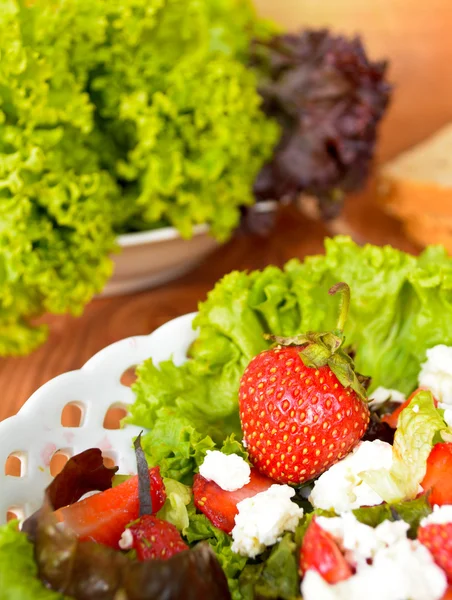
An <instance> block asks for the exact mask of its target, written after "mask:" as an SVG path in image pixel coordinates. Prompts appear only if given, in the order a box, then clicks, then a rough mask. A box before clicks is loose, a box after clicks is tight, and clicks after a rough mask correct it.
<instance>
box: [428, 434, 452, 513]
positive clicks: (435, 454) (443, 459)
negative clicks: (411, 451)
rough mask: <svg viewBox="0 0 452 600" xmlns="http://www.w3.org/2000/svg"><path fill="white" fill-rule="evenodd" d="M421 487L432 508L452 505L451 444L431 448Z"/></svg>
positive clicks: (436, 445)
mask: <svg viewBox="0 0 452 600" xmlns="http://www.w3.org/2000/svg"><path fill="white" fill-rule="evenodd" d="M421 486H422V488H423V489H424V491H425V492H429V502H430V504H431V505H432V506H433V505H434V504H438V505H439V506H441V505H443V504H452V443H443V444H435V446H433V448H432V451H431V452H430V455H429V457H428V459H427V470H426V473H425V476H424V479H423V481H422V483H421Z"/></svg>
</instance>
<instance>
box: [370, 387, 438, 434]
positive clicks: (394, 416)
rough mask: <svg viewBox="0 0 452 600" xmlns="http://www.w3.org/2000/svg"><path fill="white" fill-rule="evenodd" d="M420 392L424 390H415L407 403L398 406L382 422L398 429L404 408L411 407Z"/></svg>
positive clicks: (436, 402)
mask: <svg viewBox="0 0 452 600" xmlns="http://www.w3.org/2000/svg"><path fill="white" fill-rule="evenodd" d="M419 392H422V388H418V389H417V390H415V391H414V392H413V393H412V394H411V396H410V397H409V398H407V399H406V400H405V402H402V404H401V405H400V406H398V407H397V408H396V409H395V410H394V411H393V412H392V413H389V414H387V415H384V416H383V417H381V420H382V422H383V423H387V424H388V425H389V426H390V427H392V428H393V429H397V425H398V422H399V415H400V413H401V412H402V410H403V409H404V408H406V407H407V406H408V405H409V403H410V402H411V400H412V399H413V398H414V396H416V394H418V393H419ZM434 402H435V406H438V401H437V400H434Z"/></svg>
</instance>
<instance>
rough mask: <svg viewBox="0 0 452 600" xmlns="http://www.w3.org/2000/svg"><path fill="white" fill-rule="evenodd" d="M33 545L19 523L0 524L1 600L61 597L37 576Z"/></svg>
mask: <svg viewBox="0 0 452 600" xmlns="http://www.w3.org/2000/svg"><path fill="white" fill-rule="evenodd" d="M37 574H38V568H37V566H36V563H35V559H34V552H33V545H32V544H31V542H29V541H28V538H27V536H26V535H25V534H24V533H21V532H20V531H19V530H18V522H17V521H10V522H9V523H8V524H7V525H3V526H1V527H0V600H63V599H64V597H63V595H62V594H58V593H57V592H53V591H52V590H48V589H47V588H46V587H45V586H44V584H43V583H42V582H41V581H40V580H39V579H38V578H37Z"/></svg>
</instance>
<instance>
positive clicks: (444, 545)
mask: <svg viewBox="0 0 452 600" xmlns="http://www.w3.org/2000/svg"><path fill="white" fill-rule="evenodd" d="M417 537H418V540H419V541H420V542H421V543H422V544H424V546H426V547H427V548H428V549H429V550H430V552H431V554H432V556H433V559H434V561H435V562H436V564H437V565H438V566H439V567H441V569H442V570H443V571H444V572H445V574H446V575H447V581H448V582H449V584H452V523H431V524H429V525H425V526H424V527H419V530H418V533H417Z"/></svg>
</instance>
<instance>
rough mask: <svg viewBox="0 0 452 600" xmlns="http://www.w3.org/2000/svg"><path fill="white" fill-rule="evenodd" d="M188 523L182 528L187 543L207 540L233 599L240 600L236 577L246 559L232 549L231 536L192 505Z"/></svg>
mask: <svg viewBox="0 0 452 600" xmlns="http://www.w3.org/2000/svg"><path fill="white" fill-rule="evenodd" d="M189 518H190V524H189V526H188V527H187V528H186V529H185V530H184V536H185V538H186V539H187V541H188V543H189V544H194V543H197V542H200V541H203V540H205V541H207V542H208V543H209V545H210V546H211V548H212V549H213V551H214V552H215V555H216V557H217V559H218V562H219V563H220V565H221V566H222V568H223V571H224V572H225V574H226V577H227V580H228V585H229V589H230V592H231V595H232V597H233V600H242V595H241V593H240V590H239V582H238V577H239V575H240V573H241V572H242V571H243V569H244V568H245V565H246V564H247V561H248V559H247V558H246V557H244V556H240V554H236V553H235V552H233V551H232V549H231V546H232V537H231V536H230V535H228V534H226V533H224V532H223V531H221V530H220V529H218V528H217V527H215V526H214V525H212V523H211V522H210V521H209V519H208V518H207V517H206V516H205V515H202V514H196V510H195V507H194V505H193V504H192V505H191V506H190V507H189Z"/></svg>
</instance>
